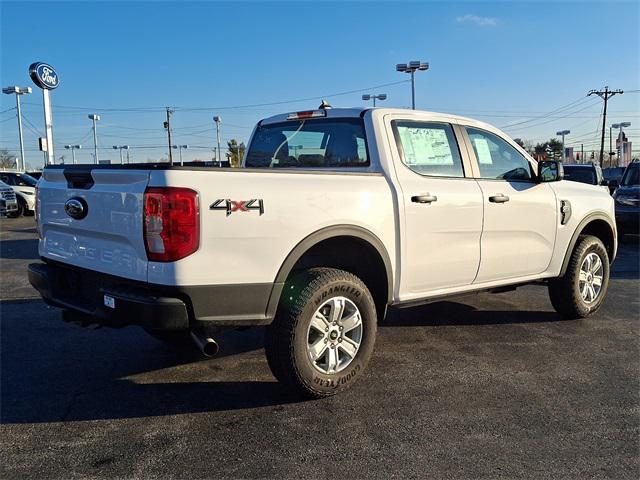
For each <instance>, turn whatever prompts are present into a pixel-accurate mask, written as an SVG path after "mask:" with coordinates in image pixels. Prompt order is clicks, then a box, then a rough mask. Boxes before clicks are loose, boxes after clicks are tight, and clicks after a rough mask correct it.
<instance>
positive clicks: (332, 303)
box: [265, 268, 376, 398]
mask: <svg viewBox="0 0 640 480" xmlns="http://www.w3.org/2000/svg"><path fill="white" fill-rule="evenodd" d="M375 335H376V308H375V304H374V301H373V298H372V297H371V294H370V293H369V290H368V289H367V287H366V285H365V284H364V283H363V282H362V280H360V279H359V278H358V277H356V276H355V275H353V274H351V273H349V272H345V271H342V270H337V269H333V268H312V269H309V270H307V271H305V272H303V273H302V274H301V275H299V276H296V277H295V278H293V279H292V280H291V281H287V284H286V285H285V291H284V292H283V294H282V299H281V304H280V306H279V308H278V313H277V314H276V318H275V319H274V321H273V323H272V324H271V325H269V327H268V328H267V334H266V342H265V349H266V354H267V360H268V362H269V367H270V368H271V371H272V372H273V374H274V376H275V377H276V378H277V379H278V380H279V381H281V382H282V383H284V384H285V385H287V386H288V387H290V388H292V389H293V390H294V391H296V392H297V393H300V394H301V395H303V396H305V397H308V398H320V397H326V396H329V395H335V394H336V393H338V392H340V391H342V390H345V389H346V388H348V387H349V386H351V385H352V384H353V383H354V381H355V380H356V379H357V378H359V377H360V376H362V373H363V372H364V369H365V368H366V366H367V363H368V362H369V359H370V358H371V353H372V351H373V346H374V343H375Z"/></svg>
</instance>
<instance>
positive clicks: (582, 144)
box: [580, 143, 585, 163]
mask: <svg viewBox="0 0 640 480" xmlns="http://www.w3.org/2000/svg"><path fill="white" fill-rule="evenodd" d="M580 163H585V161H584V143H581V144H580Z"/></svg>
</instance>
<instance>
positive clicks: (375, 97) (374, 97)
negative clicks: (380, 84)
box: [362, 93, 387, 108]
mask: <svg viewBox="0 0 640 480" xmlns="http://www.w3.org/2000/svg"><path fill="white" fill-rule="evenodd" d="M386 99H387V94H386V93H380V94H377V95H371V94H366V95H362V100H365V101H369V100H373V107H374V108H375V106H376V100H386Z"/></svg>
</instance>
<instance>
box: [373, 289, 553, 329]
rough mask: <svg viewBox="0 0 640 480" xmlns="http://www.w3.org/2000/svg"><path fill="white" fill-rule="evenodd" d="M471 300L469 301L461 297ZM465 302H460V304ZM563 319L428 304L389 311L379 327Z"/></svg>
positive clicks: (540, 313) (542, 313) (547, 313)
mask: <svg viewBox="0 0 640 480" xmlns="http://www.w3.org/2000/svg"><path fill="white" fill-rule="evenodd" d="M465 298H466V299H468V298H473V297H472V296H471V297H465ZM465 298H461V299H460V301H461V302H463V301H464V300H465ZM562 320H563V318H562V317H561V316H560V315H558V314H557V313H556V312H554V311H524V310H511V311H495V310H478V309H476V307H474V306H472V305H467V304H465V303H458V302H453V301H442V302H437V303H428V304H426V305H422V306H419V307H411V308H402V309H400V308H398V309H390V310H389V312H388V315H387V318H385V320H384V322H383V324H382V325H384V326H385V327H393V326H425V327H426V326H456V325H460V326H463V325H506V324H511V325H513V324H519V323H544V322H559V321H562Z"/></svg>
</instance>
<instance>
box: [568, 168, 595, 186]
mask: <svg viewBox="0 0 640 480" xmlns="http://www.w3.org/2000/svg"><path fill="white" fill-rule="evenodd" d="M564 179H565V180H570V181H572V182H580V183H588V184H589V185H595V184H596V183H597V182H596V172H595V170H593V169H592V168H580V167H573V168H572V167H570V166H568V165H565V166H564Z"/></svg>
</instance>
